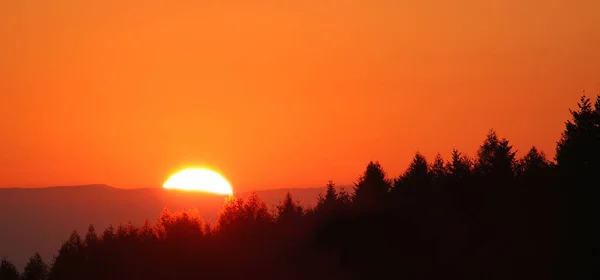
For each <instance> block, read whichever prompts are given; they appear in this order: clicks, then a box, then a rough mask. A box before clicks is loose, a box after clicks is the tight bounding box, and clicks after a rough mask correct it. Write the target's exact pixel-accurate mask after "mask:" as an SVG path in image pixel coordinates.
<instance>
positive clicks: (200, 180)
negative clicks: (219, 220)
mask: <svg viewBox="0 0 600 280" xmlns="http://www.w3.org/2000/svg"><path fill="white" fill-rule="evenodd" d="M163 188H165V189H178V190H188V191H203V192H209V193H215V194H232V193H233V191H232V189H231V185H230V184H229V182H227V180H225V178H223V176H221V175H220V174H219V173H217V172H214V171H212V170H208V169H203V168H188V169H184V170H182V171H179V172H178V173H176V174H175V175H173V176H171V178H169V179H168V180H167V181H166V182H165V184H164V185H163Z"/></svg>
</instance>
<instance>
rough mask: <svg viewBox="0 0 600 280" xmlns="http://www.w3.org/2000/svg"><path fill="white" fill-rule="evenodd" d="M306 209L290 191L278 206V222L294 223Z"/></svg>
mask: <svg viewBox="0 0 600 280" xmlns="http://www.w3.org/2000/svg"><path fill="white" fill-rule="evenodd" d="M303 212H304V209H303V208H302V206H300V205H298V203H296V202H295V201H294V200H293V199H292V195H291V194H290V192H287V193H286V195H285V198H284V200H283V201H282V202H281V203H280V204H279V205H278V206H277V222H279V223H293V222H297V221H298V220H299V219H300V218H302V214H303Z"/></svg>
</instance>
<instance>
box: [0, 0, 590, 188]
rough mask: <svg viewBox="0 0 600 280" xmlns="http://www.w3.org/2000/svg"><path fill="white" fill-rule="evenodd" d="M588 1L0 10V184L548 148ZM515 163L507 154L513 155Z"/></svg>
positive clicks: (573, 72) (254, 184)
mask: <svg viewBox="0 0 600 280" xmlns="http://www.w3.org/2000/svg"><path fill="white" fill-rule="evenodd" d="M599 13H600V1H597V0H577V1H572V0H539V1H537V0H536V1H521V0H491V1H479V0H477V1H476V0H468V1H466V0H463V1H446V0H419V1H417V0H415V1H391V0H390V1H373V0H370V1H342V0H336V1H333V0H318V1H317V0H310V1H275V0H271V1H263V0H258V1H228V0H221V1H203V0H195V1H192V0H186V1H148V0H144V1H141V0H134V1H122V0H112V1H107V0H99V1H80V0H68V1H67V0H46V1H42V0H31V1H17V0H6V1H0V42H2V43H0V131H1V137H0V185H1V186H48V185H70V184H85V183H106V184H111V185H114V186H117V187H122V188H133V187H148V186H160V185H162V183H163V182H164V180H165V179H166V177H167V176H169V175H170V174H171V173H173V172H174V171H176V170H177V169H180V168H183V167H187V166H197V165H207V166H211V167H213V168H215V169H216V170H219V171H221V172H222V173H223V174H224V175H225V176H226V177H227V178H228V179H229V180H230V182H231V183H232V184H233V186H234V188H237V189H238V190H239V189H249V188H256V189H263V188H275V187H309V186H322V185H324V184H325V183H326V182H327V180H330V179H332V180H335V181H337V182H338V183H339V184H350V183H352V182H353V181H355V180H356V178H357V177H358V176H359V175H360V173H361V172H362V170H363V169H364V168H365V166H366V164H367V163H368V161H369V160H379V161H380V162H381V163H382V165H383V166H384V168H385V169H386V170H387V171H388V173H389V174H390V175H393V176H397V175H398V174H400V173H401V172H402V171H403V170H404V168H405V167H406V166H407V164H408V163H409V162H410V160H411V158H412V156H413V155H414V153H415V152H416V151H421V152H422V153H423V154H425V155H426V156H427V157H429V158H433V156H434V155H435V153H436V152H438V151H439V152H441V153H442V155H444V156H446V157H447V156H448V155H449V153H450V151H451V149H452V148H458V149H460V150H462V151H465V152H466V153H467V154H469V155H473V154H474V152H475V150H476V149H477V147H478V145H480V144H481V143H482V141H483V139H484V138H485V134H486V132H487V131H488V130H489V129H490V128H495V129H496V130H497V132H498V134H500V135H501V136H506V137H507V138H508V139H509V140H511V141H512V143H513V144H514V146H515V148H516V149H517V150H519V151H525V150H527V149H529V147H531V146H532V145H536V146H537V147H539V148H540V149H542V150H544V151H546V153H548V155H549V156H550V157H552V156H553V155H554V146H555V143H556V141H557V140H558V139H559V137H560V133H561V132H562V130H563V127H564V121H566V120H567V119H568V118H569V112H568V109H569V108H573V107H575V105H576V103H577V101H578V97H579V96H580V95H581V94H582V92H583V91H584V90H585V91H587V92H588V93H589V94H590V95H594V94H596V93H598V91H599V90H600V51H599V50H600V17H599V16H598V14H599ZM520 154H521V155H522V153H520Z"/></svg>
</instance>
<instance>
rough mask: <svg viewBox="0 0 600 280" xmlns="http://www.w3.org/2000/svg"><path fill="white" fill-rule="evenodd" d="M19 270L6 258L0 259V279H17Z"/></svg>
mask: <svg viewBox="0 0 600 280" xmlns="http://www.w3.org/2000/svg"><path fill="white" fill-rule="evenodd" d="M19 278H20V276H19V272H18V271H17V268H16V267H15V266H14V265H13V264H12V263H11V262H9V261H8V260H7V259H6V258H3V259H2V261H0V279H2V280H19Z"/></svg>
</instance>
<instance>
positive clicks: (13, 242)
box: [0, 185, 350, 269]
mask: <svg viewBox="0 0 600 280" xmlns="http://www.w3.org/2000/svg"><path fill="white" fill-rule="evenodd" d="M346 189H347V190H350V188H349V187H346ZM324 190H325V187H319V188H290V189H272V190H261V191H257V194H258V196H259V197H260V198H261V199H262V200H263V201H264V202H265V203H266V204H267V206H269V207H271V208H272V207H275V206H276V205H277V204H278V203H279V202H280V201H281V200H283V198H284V196H285V194H286V193H287V192H288V191H289V192H290V193H291V194H292V196H293V197H294V200H299V201H300V202H301V204H302V205H305V206H311V205H315V204H316V202H317V199H318V195H319V193H323V192H324ZM248 193H249V192H242V193H236V194H235V195H236V196H237V197H244V196H246V195H247V194H248ZM224 201H225V196H220V195H213V194H206V193H202V192H189V191H177V190H166V189H163V188H143V189H119V188H114V187H111V186H107V185H84V186H61V187H48V188H0V228H1V229H2V230H0V257H4V256H6V257H8V258H9V259H10V260H11V261H13V262H14V264H15V265H16V266H17V267H18V268H19V269H22V267H23V266H24V265H25V263H26V261H27V259H28V258H29V257H30V256H31V255H33V253H34V252H39V253H40V254H41V255H42V257H43V258H44V259H45V260H46V261H48V262H49V261H50V260H51V259H52V257H53V256H54V254H55V253H56V252H57V250H58V249H59V247H60V245H61V243H62V242H63V241H64V240H65V239H67V238H68V237H69V234H70V233H71V232H72V231H73V230H76V231H77V232H78V233H79V234H80V235H81V236H82V237H83V236H84V235H85V233H86V231H87V228H88V226H89V225H90V224H93V225H94V226H95V228H96V231H97V232H98V234H101V233H102V231H103V230H104V229H105V228H106V227H108V226H109V225H111V224H112V225H114V226H117V225H118V224H120V223H123V224H125V223H127V222H129V221H130V222H131V223H133V224H135V225H141V224H143V222H144V221H145V220H146V219H148V220H149V221H150V222H151V223H154V222H155V221H156V219H157V218H158V216H159V215H160V213H161V211H162V210H163V209H164V208H165V207H169V208H170V209H171V210H173V211H178V210H183V209H185V208H196V209H198V211H199V213H200V215H201V216H202V217H203V218H204V220H205V221H208V222H210V223H211V224H214V222H215V221H216V218H217V215H218V212H219V211H220V209H221V207H222V206H223V203H224Z"/></svg>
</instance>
